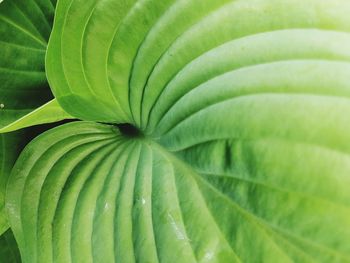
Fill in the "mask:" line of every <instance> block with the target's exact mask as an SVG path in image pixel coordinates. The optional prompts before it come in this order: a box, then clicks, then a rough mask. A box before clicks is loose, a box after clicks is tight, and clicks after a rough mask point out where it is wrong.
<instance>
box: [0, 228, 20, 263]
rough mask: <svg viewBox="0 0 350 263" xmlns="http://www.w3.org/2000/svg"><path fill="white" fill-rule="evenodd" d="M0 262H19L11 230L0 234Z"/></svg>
mask: <svg viewBox="0 0 350 263" xmlns="http://www.w3.org/2000/svg"><path fill="white" fill-rule="evenodd" d="M0 262H1V263H19V262H21V258H20V255H19V251H18V247H17V244H16V240H15V239H14V237H13V234H12V232H11V230H7V231H6V232H5V233H4V234H3V235H2V236H0Z"/></svg>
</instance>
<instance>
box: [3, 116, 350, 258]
mask: <svg viewBox="0 0 350 263" xmlns="http://www.w3.org/2000/svg"><path fill="white" fill-rule="evenodd" d="M122 130H123V129H122ZM277 157H279V158H277ZM189 164H191V166H190V165H189ZM349 170H350V164H349V161H348V155H346V153H343V152H338V151H336V150H333V149H327V148H324V147H320V146H315V145H311V144H310V145H308V144H302V143H296V142H293V141H285V140H277V139H264V140H263V139H260V140H248V141H244V140H233V139H231V140H216V141H213V142H207V143H202V144H199V145H193V146H192V147H191V148H188V149H186V150H182V151H178V152H174V153H170V152H169V151H168V150H167V149H165V148H163V147H162V146H159V145H158V144H156V143H154V142H153V141H152V140H150V139H149V138H146V137H135V138H130V137H128V136H126V135H123V134H121V133H120V132H119V131H118V129H116V127H114V126H109V125H102V124H94V123H89V122H75V123H70V124H66V125H63V126H60V127H58V128H55V129H53V130H50V131H48V132H46V133H44V134H42V135H40V136H39V137H38V138H37V139H35V140H34V141H33V142H31V143H30V144H29V146H28V147H27V148H26V149H25V151H24V152H23V153H22V155H21V156H20V158H19V160H18V162H17V164H16V166H15V167H14V169H13V174H12V177H11V179H10V182H9V185H8V196H7V200H8V201H7V208H8V211H9V215H10V220H11V226H12V228H13V231H14V233H15V236H16V239H17V241H18V244H19V247H20V249H21V253H22V259H23V261H24V262H53V259H56V260H58V261H59V262H119V261H121V262H134V261H135V262H137V261H138V262H206V261H211V262H255V261H259V262H271V261H273V260H274V259H276V258H278V259H279V260H280V261H281V262H350V254H349V251H350V245H349V244H350V243H349V242H346V241H348V240H349V238H350V220H349V218H350V209H349V200H350V194H349V191H348V185H349V183H350V178H349V176H348V175H349ZM335 222H336V223H335ZM325 225H326V226H327V227H326V228H325ZM175 255H176V257H175Z"/></svg>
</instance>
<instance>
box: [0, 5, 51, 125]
mask: <svg viewBox="0 0 350 263" xmlns="http://www.w3.org/2000/svg"><path fill="white" fill-rule="evenodd" d="M55 2H56V1H55V0H53V1H51V0H26V1H23V0H5V1H4V2H2V3H1V4H0V35H1V40H0V83H1V84H0V128H3V127H5V126H7V125H10V124H11V123H12V122H14V121H17V120H18V119H19V118H21V117H23V116H24V115H26V114H28V113H30V112H31V111H32V110H34V109H36V108H37V107H39V106H41V105H43V104H44V103H46V102H47V101H49V100H50V98H51V97H52V94H51V92H50V89H49V87H48V84H47V80H46V74H45V65H44V62H45V53H46V47H47V40H48V39H49V36H50V32H51V26H52V22H53V15H54V5H55Z"/></svg>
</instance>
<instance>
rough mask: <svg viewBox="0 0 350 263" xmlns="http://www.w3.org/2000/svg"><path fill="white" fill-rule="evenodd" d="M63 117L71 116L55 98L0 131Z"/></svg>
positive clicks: (12, 129) (45, 122)
mask: <svg viewBox="0 0 350 263" xmlns="http://www.w3.org/2000/svg"><path fill="white" fill-rule="evenodd" d="M64 119H72V117H71V116H70V115H69V114H68V113H66V112H65V111H64V110H63V109H62V108H61V106H60V105H59V104H58V102H57V100H56V99H54V100H51V101H49V102H48V103H46V104H44V105H43V106H41V107H39V108H37V109H35V110H33V111H32V112H30V113H28V114H27V115H24V116H23V117H22V118H20V119H18V120H16V121H14V122H12V123H10V124H9V125H7V126H5V127H3V128H1V129H0V133H5V132H11V131H15V130H19V129H23V128H26V127H29V126H33V125H39V124H47V123H52V122H57V121H61V120H64Z"/></svg>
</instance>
